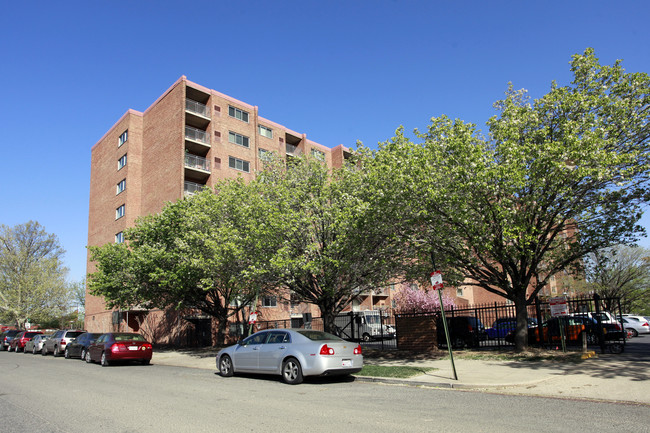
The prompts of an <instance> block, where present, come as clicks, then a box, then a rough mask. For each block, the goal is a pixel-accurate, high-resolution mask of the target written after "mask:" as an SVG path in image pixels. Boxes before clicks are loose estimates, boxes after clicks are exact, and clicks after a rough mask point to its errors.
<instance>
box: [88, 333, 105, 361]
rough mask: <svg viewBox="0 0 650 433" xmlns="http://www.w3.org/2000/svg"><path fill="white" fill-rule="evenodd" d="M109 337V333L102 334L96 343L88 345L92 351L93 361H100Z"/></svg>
mask: <svg viewBox="0 0 650 433" xmlns="http://www.w3.org/2000/svg"><path fill="white" fill-rule="evenodd" d="M107 338H108V334H102V335H101V336H100V337H99V338H98V339H97V340H96V341H95V344H92V345H90V346H89V347H88V353H90V359H91V360H93V361H99V358H101V356H102V351H103V350H104V342H105V341H106V339H107Z"/></svg>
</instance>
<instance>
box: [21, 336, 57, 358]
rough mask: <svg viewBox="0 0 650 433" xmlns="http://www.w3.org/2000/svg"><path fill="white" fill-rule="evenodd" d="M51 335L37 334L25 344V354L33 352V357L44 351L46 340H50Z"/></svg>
mask: <svg viewBox="0 0 650 433" xmlns="http://www.w3.org/2000/svg"><path fill="white" fill-rule="evenodd" d="M50 337H51V335H45V334H37V335H34V336H33V337H32V338H31V339H30V340H29V341H28V342H27V343H25V353H29V352H31V353H32V354H33V355H36V354H37V353H38V352H40V351H41V350H42V349H43V344H44V343H45V340H47V339H48V338H50Z"/></svg>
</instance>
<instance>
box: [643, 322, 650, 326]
mask: <svg viewBox="0 0 650 433" xmlns="http://www.w3.org/2000/svg"><path fill="white" fill-rule="evenodd" d="M641 326H650V324H649V323H648V322H645V323H644V324H643V325H641Z"/></svg>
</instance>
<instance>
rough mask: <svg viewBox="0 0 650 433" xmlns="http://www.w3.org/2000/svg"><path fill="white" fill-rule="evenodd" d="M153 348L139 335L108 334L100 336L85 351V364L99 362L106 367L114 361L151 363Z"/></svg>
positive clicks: (128, 333)
mask: <svg viewBox="0 0 650 433" xmlns="http://www.w3.org/2000/svg"><path fill="white" fill-rule="evenodd" d="M152 354H153V347H152V346H151V343H149V342H148V341H147V340H145V338H144V337H143V336H142V335H140V334H135V333H131V332H108V333H106V334H102V335H100V336H99V337H98V338H97V340H95V342H94V343H93V344H91V345H90V346H88V350H87V351H86V362H99V363H100V364H101V365H102V367H107V366H109V365H110V364H111V363H113V362H115V361H139V362H141V363H142V364H143V365H147V364H149V363H150V362H151V356H152Z"/></svg>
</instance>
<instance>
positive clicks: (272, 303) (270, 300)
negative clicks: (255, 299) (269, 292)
mask: <svg viewBox="0 0 650 433" xmlns="http://www.w3.org/2000/svg"><path fill="white" fill-rule="evenodd" d="M277 306H278V298H276V297H275V296H265V297H263V298H262V307H277Z"/></svg>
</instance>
